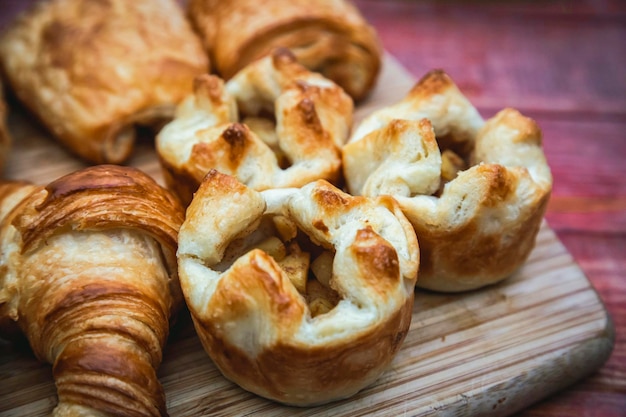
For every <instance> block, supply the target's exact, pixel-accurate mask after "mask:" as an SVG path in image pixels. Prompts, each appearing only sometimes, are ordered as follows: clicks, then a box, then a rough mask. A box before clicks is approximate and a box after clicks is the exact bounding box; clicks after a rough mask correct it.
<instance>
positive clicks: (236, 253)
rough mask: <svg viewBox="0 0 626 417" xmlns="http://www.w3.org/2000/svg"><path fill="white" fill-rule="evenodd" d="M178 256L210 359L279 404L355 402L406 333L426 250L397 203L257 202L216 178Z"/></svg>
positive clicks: (260, 196) (274, 193)
mask: <svg viewBox="0 0 626 417" xmlns="http://www.w3.org/2000/svg"><path fill="white" fill-rule="evenodd" d="M320 252H321V253H320ZM177 256H178V261H179V275H180V280H181V287H182V290H183V294H184V295H185V299H186V301H187V305H188V307H189V310H190V311H191V315H192V319H193V322H194V324H195V327H196V330H197V332H198V334H199V337H200V340H201V341H202V344H203V346H204V348H205V350H206V351H207V352H208V354H209V356H210V357H211V358H212V359H213V361H214V363H215V364H216V365H217V366H218V368H219V369H220V370H221V371H222V373H223V374H224V375H225V376H226V377H227V378H229V379H231V380H232V381H234V382H236V383H237V384H239V385H240V386H241V387H243V388H244V389H246V390H249V391H251V392H254V393H256V394H258V395H261V396H263V397H266V398H270V399H273V400H276V401H279V402H282V403H286V404H292V405H299V406H305V405H314V404H320V403H325V402H329V401H333V400H336V399H340V398H345V397H348V396H350V395H353V394H354V393H356V392H357V391H359V390H360V389H362V388H363V387H365V386H367V385H368V384H370V383H372V382H373V381H374V380H376V379H377V378H378V377H379V376H380V374H381V373H382V372H383V371H384V370H385V369H386V367H387V365H388V364H389V363H390V361H391V359H392V358H393V357H394V355H395V353H396V352H397V351H398V349H399V348H400V346H401V344H402V341H403V339H404V337H405V335H406V333H407V331H408V328H409V324H410V321H411V313H412V309H413V289H414V285H415V280H416V277H417V268H418V264H419V248H418V246H417V240H416V237H415V232H414V231H413V229H412V227H411V225H410V223H409V222H408V221H407V220H406V218H405V217H404V216H403V215H402V212H401V211H400V209H399V207H398V206H397V203H396V202H395V201H394V200H393V199H392V198H389V197H384V196H383V197H379V198H375V199H369V198H364V197H352V196H350V195H348V194H346V193H343V192H341V191H340V190H339V189H337V188H335V187H334V186H332V185H331V184H330V183H328V182H327V181H324V180H318V181H315V182H312V183H310V184H308V185H306V186H304V187H302V188H290V189H272V190H266V191H263V192H257V191H254V190H252V189H251V188H249V187H246V186H245V185H244V184H242V183H240V182H239V181H237V180H236V179H235V178H233V177H231V176H228V175H225V174H222V173H219V172H218V171H216V170H212V171H210V172H209V174H208V175H207V177H206V179H205V180H204V181H203V182H202V184H201V186H200V188H199V190H198V192H197V193H196V195H195V196H194V199H193V201H192V203H191V205H190V206H189V207H188V209H187V216H186V220H185V222H184V223H183V225H182V226H181V230H180V237H179V250H178V254H177ZM309 265H310V269H311V270H313V271H314V273H315V274H316V275H315V278H314V277H313V276H312V275H309V271H308V270H309ZM307 277H308V278H307Z"/></svg>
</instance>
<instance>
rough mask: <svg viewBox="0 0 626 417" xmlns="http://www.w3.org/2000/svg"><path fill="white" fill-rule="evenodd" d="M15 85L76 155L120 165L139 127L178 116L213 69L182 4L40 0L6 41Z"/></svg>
mask: <svg viewBox="0 0 626 417" xmlns="http://www.w3.org/2000/svg"><path fill="white" fill-rule="evenodd" d="M0 61H1V62H2V69H3V71H4V73H5V75H6V79H7V81H8V84H9V85H10V86H11V87H12V88H13V90H14V91H15V94H16V96H17V97H18V98H19V99H20V100H21V101H23V102H24V103H25V105H26V107H27V108H29V109H30V110H31V111H32V112H33V113H34V114H35V115H36V116H37V117H38V118H39V119H41V121H42V122H43V124H44V125H45V126H46V127H47V128H48V129H49V131H50V132H51V133H52V134H53V136H54V137H56V138H57V139H58V140H59V141H60V142H61V143H62V144H64V145H65V146H66V147H67V149H69V150H70V151H72V152H74V153H75V154H76V155H78V156H80V157H82V158H84V159H85V160H87V161H88V162H92V163H121V162H123V161H124V160H126V159H127V158H128V157H129V155H130V153H131V151H132V148H133V145H134V141H135V136H136V130H135V125H136V124H142V125H149V126H158V127H160V126H161V125H162V123H163V121H167V120H169V119H170V118H171V117H172V115H173V112H174V107H175V106H176V104H177V103H178V102H179V101H180V100H181V99H182V98H183V97H184V96H185V95H186V94H187V93H188V91H189V89H190V88H191V84H192V80H193V78H194V77H195V76H196V75H199V74H202V73H205V72H207V71H208V70H209V62H208V58H207V56H206V52H204V50H203V48H202V43H201V41H200V39H199V37H198V36H197V35H196V34H195V33H194V32H193V30H192V28H191V26H190V24H189V22H188V21H187V19H186V18H185V15H184V12H183V10H182V8H181V6H180V5H178V4H177V3H176V2H175V1H174V0H133V1H126V0H108V1H99V0H51V1H46V2H38V3H37V4H36V5H35V6H33V7H32V8H31V9H29V10H27V11H26V12H25V13H24V14H22V15H20V16H18V18H16V20H15V21H14V22H12V23H11V24H10V26H9V27H8V28H7V30H6V31H5V32H4V34H3V35H2V37H1V38H0Z"/></svg>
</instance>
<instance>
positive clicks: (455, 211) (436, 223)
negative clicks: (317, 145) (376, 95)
mask: <svg viewBox="0 0 626 417" xmlns="http://www.w3.org/2000/svg"><path fill="white" fill-rule="evenodd" d="M541 140H542V139H541V131H540V129H539V127H538V126H537V124H536V123H535V122H534V121H533V120H532V119H529V118H527V117H525V116H523V115H521V114H520V113H519V112H518V111H516V110H514V109H504V110H502V111H501V112H499V113H498V114H496V115H495V116H494V117H492V118H491V119H489V120H488V121H487V122H486V123H485V122H484V121H483V119H482V118H481V117H480V115H479V114H478V112H477V111H476V109H475V108H474V107H473V106H472V105H471V104H470V103H469V101H468V100H467V99H466V98H465V97H464V96H463V95H462V94H461V92H460V91H459V89H458V88H457V87H456V86H455V85H454V83H453V82H452V80H451V79H450V78H449V77H448V76H447V75H446V74H445V73H443V72H442V71H433V72H431V73H429V74H427V75H426V76H425V77H424V78H423V79H422V80H420V81H419V82H418V83H417V84H416V86H415V87H414V88H413V89H412V90H411V92H409V94H408V95H407V96H406V97H405V98H404V99H403V100H402V101H400V102H399V103H397V104H395V105H393V106H390V107H388V108H385V109H382V110H380V111H378V112H375V113H373V114H372V115H370V116H369V117H368V118H366V119H365V120H364V121H363V124H362V125H360V126H359V127H358V128H357V129H355V132H354V134H353V137H352V138H351V139H350V142H349V143H348V145H346V146H345V147H344V148H343V163H344V174H345V178H346V182H347V184H348V189H349V190H350V192H352V193H354V194H362V195H368V196H375V195H382V194H388V195H392V196H393V197H394V198H396V200H397V201H398V202H399V204H400V206H401V207H402V210H403V212H404V213H405V215H406V216H407V217H408V218H409V220H410V221H411V223H412V224H413V226H414V228H415V231H416V234H417V236H418V239H419V242H420V251H421V264H420V280H419V282H418V283H417V285H418V286H420V287H423V288H427V289H432V290H438V291H446V292H457V291H465V290H471V289H475V288H479V287H482V286H485V285H489V284H493V283H495V282H498V281H500V280H502V279H504V278H506V277H508V276H509V275H511V274H512V273H513V272H514V271H515V270H516V269H517V268H519V267H520V266H521V265H522V264H523V262H524V261H525V260H526V258H527V257H528V255H529V253H530V251H531V250H532V248H533V247H534V244H535V237H536V235H537V232H538V230H539V227H540V225H541V221H542V219H543V215H544V213H545V210H546V206H547V203H548V199H549V196H550V192H551V188H552V176H551V173H550V169H549V167H548V165H547V162H546V158H545V155H544V153H543V150H542V148H541ZM450 150H452V151H454V152H455V155H456V154H458V155H457V156H456V157H455V158H454V159H449V158H443V157H442V155H445V153H446V152H449V151H450ZM442 151H443V152H442ZM451 160H454V161H457V162H458V163H459V165H465V164H467V165H468V166H467V167H463V168H460V169H458V172H457V171H453V173H452V174H449V173H447V172H446V171H447V168H446V164H450V161H451Z"/></svg>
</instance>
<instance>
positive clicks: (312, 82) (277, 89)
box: [156, 49, 353, 203]
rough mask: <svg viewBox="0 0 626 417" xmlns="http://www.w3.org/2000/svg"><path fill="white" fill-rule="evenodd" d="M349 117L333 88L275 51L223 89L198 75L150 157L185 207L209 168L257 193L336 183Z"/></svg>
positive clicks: (348, 107)
mask: <svg viewBox="0 0 626 417" xmlns="http://www.w3.org/2000/svg"><path fill="white" fill-rule="evenodd" d="M239 113H241V114H242V115H243V120H241V122H240V116H239ZM352 113H353V102H352V99H351V98H350V97H349V96H348V95H347V94H345V93H344V92H343V90H342V89H341V88H340V87H339V86H337V85H336V84H335V83H333V82H332V81H330V80H328V79H326V78H324V77H323V76H321V75H320V74H317V73H313V72H311V71H309V70H307V69H306V68H304V67H303V66H302V65H300V64H299V63H298V62H297V61H296V60H295V57H294V56H293V55H292V54H291V53H290V52H289V51H288V50H286V49H277V50H275V51H273V52H272V54H271V55H268V56H266V57H264V58H262V59H260V60H258V61H255V62H253V63H252V64H250V65H248V66H247V67H245V68H244V69H242V70H241V71H240V72H239V73H237V75H235V76H234V77H233V78H231V79H230V80H229V81H228V82H226V83H224V82H223V81H222V80H221V79H220V78H218V77H217V76H214V75H203V76H200V77H198V78H197V79H196V80H195V83H194V91H193V94H191V95H190V96H189V97H187V98H186V99H185V100H184V101H183V102H182V103H181V104H180V106H179V107H178V109H177V111H176V116H175V118H174V120H173V121H172V122H170V123H169V124H167V125H166V126H165V127H164V128H163V129H162V130H161V131H160V132H159V134H158V135H157V141H156V146H157V152H158V155H159V158H160V161H161V165H162V167H163V172H164V177H165V179H166V181H167V184H168V187H169V188H171V189H172V190H175V191H176V193H177V194H178V195H179V196H180V198H181V200H182V201H183V202H185V203H189V202H190V201H191V197H192V195H193V192H195V190H196V189H197V188H198V185H199V184H200V182H201V181H202V179H203V178H204V176H205V175H206V173H207V172H208V171H209V170H210V169H218V170H219V171H221V172H222V173H225V174H228V175H232V176H234V177H236V178H237V179H238V180H239V181H241V182H243V183H245V184H246V185H247V186H249V187H252V188H254V189H256V190H264V189H268V188H286V187H300V186H302V185H304V184H307V183H309V182H311V181H313V180H316V179H326V180H328V181H331V182H337V181H338V180H339V178H340V176H341V155H340V149H341V146H343V144H344V143H345V141H346V140H347V138H348V134H349V130H350V127H351V125H352ZM267 114H269V115H272V116H273V120H272V118H265V117H263V116H265V115H267Z"/></svg>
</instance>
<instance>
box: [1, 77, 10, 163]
mask: <svg viewBox="0 0 626 417" xmlns="http://www.w3.org/2000/svg"><path fill="white" fill-rule="evenodd" d="M10 149H11V135H10V133H9V128H8V126H7V105H6V102H5V101H4V86H3V84H2V80H1V79H0V174H1V173H2V169H3V168H4V164H5V162H6V160H7V157H8V154H9V151H10Z"/></svg>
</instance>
